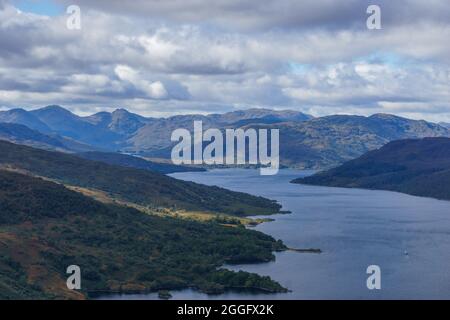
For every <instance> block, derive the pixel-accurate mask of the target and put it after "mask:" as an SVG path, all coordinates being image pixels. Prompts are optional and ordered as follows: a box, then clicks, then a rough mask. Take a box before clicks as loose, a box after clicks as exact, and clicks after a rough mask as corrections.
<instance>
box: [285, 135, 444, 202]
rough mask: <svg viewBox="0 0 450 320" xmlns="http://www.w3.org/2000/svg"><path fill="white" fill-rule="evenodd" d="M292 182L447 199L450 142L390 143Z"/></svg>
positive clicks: (439, 140)
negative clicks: (389, 191) (340, 164)
mask: <svg viewBox="0 0 450 320" xmlns="http://www.w3.org/2000/svg"><path fill="white" fill-rule="evenodd" d="M293 182H294V183H302V184H311V185H322V186H331V187H347V188H365V189H383V190H392V191H399V192H404V193H408V194H412V195H417V196H425V197H433V198H438V199H446V200H450V139H449V138H424V139H411V140H398V141H393V142H390V143H388V144H387V145H385V146H383V147H382V148H380V149H378V150H374V151H370V152H368V153H366V154H365V155H363V156H361V157H359V158H357V159H354V160H351V161H348V162H346V163H345V164H343V165H342V166H339V167H337V168H334V169H331V170H329V171H325V172H321V173H318V174H315V175H313V176H310V177H305V178H300V179H296V180H294V181H293Z"/></svg>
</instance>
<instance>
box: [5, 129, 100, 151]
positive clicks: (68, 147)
mask: <svg viewBox="0 0 450 320" xmlns="http://www.w3.org/2000/svg"><path fill="white" fill-rule="evenodd" d="M0 139H2V140H7V141H10V142H13V143H18V144H24V145H27V146H31V147H35V148H41V149H46V150H55V151H62V152H86V151H91V150H95V148H93V147H91V146H88V145H85V144H82V143H79V142H76V141H74V140H71V139H68V138H63V137H61V136H58V135H55V134H48V135H46V134H42V133H41V132H39V131H36V130H32V129H30V128H28V127H26V126H24V125H21V124H16V123H0Z"/></svg>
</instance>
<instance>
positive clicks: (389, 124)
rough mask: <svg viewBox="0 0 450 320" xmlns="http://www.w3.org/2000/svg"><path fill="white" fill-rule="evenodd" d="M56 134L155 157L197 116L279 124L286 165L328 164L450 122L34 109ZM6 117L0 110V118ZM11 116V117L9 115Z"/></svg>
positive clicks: (254, 112)
mask: <svg viewBox="0 0 450 320" xmlns="http://www.w3.org/2000/svg"><path fill="white" fill-rule="evenodd" d="M30 112H31V114H32V115H33V116H34V117H36V118H37V119H38V120H39V121H40V122H42V123H43V124H44V125H45V126H47V127H49V129H50V130H51V131H52V132H54V133H55V134H58V135H61V136H63V137H69V138H71V139H73V140H76V141H79V142H81V143H84V144H88V145H91V146H93V147H96V148H102V149H103V150H105V151H113V152H116V151H119V152H122V153H131V154H137V155H141V156H145V157H150V158H166V159H168V158H170V153H171V149H172V147H173V146H174V144H175V143H174V142H172V141H171V139H170V136H171V133H172V131H173V130H175V129H178V128H185V129H188V130H190V131H192V130H193V122H194V120H198V121H202V122H203V128H204V130H206V129H208V128H218V129H220V130H225V129H226V128H236V129H237V128H242V129H248V128H266V129H271V128H272V129H280V160H281V164H282V165H283V166H288V167H296V168H308V169H311V168H312V169H323V168H330V167H335V166H337V165H339V164H342V163H343V162H345V161H347V160H350V159H352V158H356V157H359V156H360V155H362V154H364V153H365V152H367V151H370V150H374V149H377V148H379V147H381V146H382V145H384V144H386V143H388V142H390V141H393V140H397V139H408V138H423V137H436V136H444V137H448V136H450V128H447V127H444V126H441V125H438V124H434V123H430V122H427V121H424V120H411V119H407V118H403V117H399V116H395V115H391V114H382V113H379V114H374V115H371V116H368V117H365V116H355V115H330V116H324V117H318V118H314V117H312V116H309V115H306V114H304V113H301V112H297V111H292V110H281V111H277V110H270V109H248V110H238V111H233V112H228V113H224V114H209V115H190V114H188V115H176V116H171V117H167V118H146V117H142V116H140V115H137V114H134V113H131V112H128V111H127V110H126V109H123V108H118V109H116V110H115V111H113V112H111V113H110V112H104V111H103V112H99V113H96V114H93V115H91V116H87V117H79V116H77V115H75V114H73V113H71V112H70V111H68V110H66V109H64V108H62V107H60V106H48V107H45V108H41V109H36V110H33V111H30ZM2 117H3V118H6V116H5V115H4V113H2V112H0V120H1V119H2ZM9 119H10V120H11V118H9Z"/></svg>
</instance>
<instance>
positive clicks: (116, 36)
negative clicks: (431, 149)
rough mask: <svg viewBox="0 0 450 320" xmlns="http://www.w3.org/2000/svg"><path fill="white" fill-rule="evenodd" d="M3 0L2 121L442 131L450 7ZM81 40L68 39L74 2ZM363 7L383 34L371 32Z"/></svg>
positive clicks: (432, 2) (284, 0)
mask: <svg viewBox="0 0 450 320" xmlns="http://www.w3.org/2000/svg"><path fill="white" fill-rule="evenodd" d="M123 3H124V2H123V1H119V0H99V1H92V0H89V1H88V0H79V1H77V0H69V1H65V0H62V1H52V0H46V1H33V0H30V1H22V0H17V1H14V0H11V1H5V0H0V110H6V109H9V108H13V107H23V108H28V109H30V108H34V107H39V106H45V105H49V104H60V105H63V106H65V107H67V108H69V109H70V110H72V111H74V112H76V113H78V114H90V113H94V112H97V111H100V110H108V111H111V110H113V109H115V108H118V107H125V108H127V109H129V110H131V111H133V112H137V113H140V114H144V115H152V116H167V115H170V114H180V113H197V112H198V113H211V112H222V111H230V110H235V109H241V108H250V107H268V108H275V109H295V110H299V111H303V112H306V113H310V114H313V115H315V116H321V115H327V114H336V113H340V114H362V115H370V114H373V113H377V112H385V113H394V114H398V115H402V116H407V117H411V118H423V119H427V120H431V121H448V122H450V41H449V39H450V2H449V1H448V0H427V1H425V0H423V1H419V0H409V1H406V0H396V1H388V0H386V1H381V0H380V1H363V0H343V1H332V0H303V1H301V0H265V1H247V0H208V1H206V0H164V1H162V0H145V1H144V0H134V1H132V2H131V1H130V2H129V3H127V5H126V6H124V5H123ZM73 4H75V5H78V6H79V7H80V9H81V29H80V30H70V29H68V28H67V19H68V16H69V15H68V14H67V13H66V10H67V7H68V6H69V5H73ZM370 4H377V5H379V6H380V8H381V23H382V29H381V30H369V29H368V28H367V27H366V19H367V17H368V16H369V15H368V14H367V12H366V10H367V7H368V6H369V5H370Z"/></svg>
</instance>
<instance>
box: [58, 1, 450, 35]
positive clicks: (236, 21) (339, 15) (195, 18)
mask: <svg viewBox="0 0 450 320" xmlns="http://www.w3.org/2000/svg"><path fill="white" fill-rule="evenodd" d="M65 2H66V3H67V4H69V3H70V4H71V3H77V4H79V5H80V6H81V7H82V8H92V9H96V10H101V11H103V12H110V13H114V14H119V15H131V16H139V17H142V18H145V19H148V20H158V21H164V22H167V21H171V22H173V23H181V24H184V23H187V24H192V23H194V24H197V23H202V24H209V25H213V26H217V27H220V28H223V29H229V30H240V31H267V30H272V29H280V28H281V29H305V28H306V29H309V28H317V27H320V28H333V29H335V28H350V27H355V26H356V27H358V28H361V27H365V21H366V18H367V14H366V9H367V7H368V6H369V5H371V4H378V5H380V7H381V8H382V16H383V21H384V22H385V23H386V25H387V26H394V25H397V24H405V23H416V22H419V21H422V20H426V21H435V22H444V23H446V22H447V21H448V20H449V19H450V4H449V3H448V1H445V0H431V1H426V2H425V1H420V0H397V1H389V0H379V1H376V2H375V3H374V2H373V1H369V0H344V1H332V0H303V1H298V0H268V1H252V0H215V1H208V2H206V3H205V1H202V0H167V1H158V0H135V1H133V2H129V3H127V5H126V6H125V5H124V4H123V1H119V0H99V1H88V0H70V1H65Z"/></svg>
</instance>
